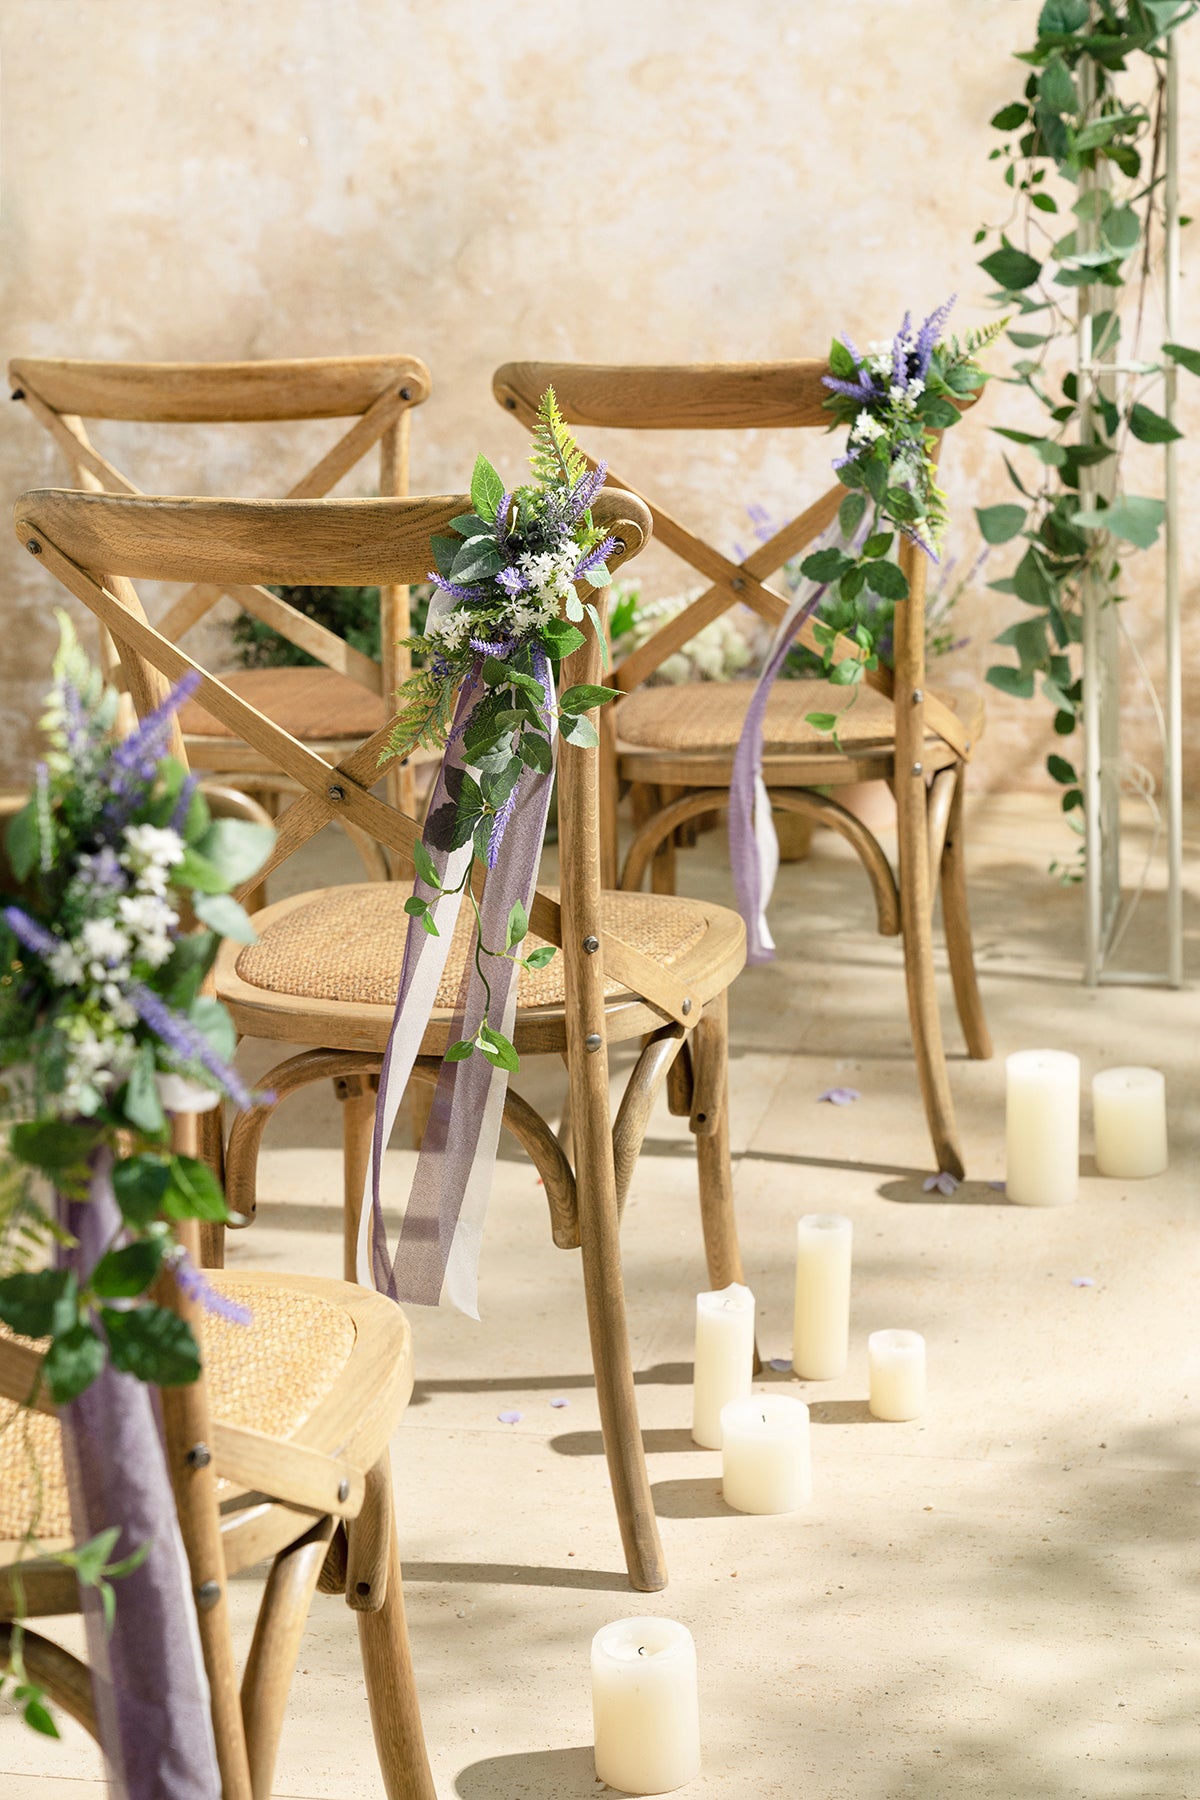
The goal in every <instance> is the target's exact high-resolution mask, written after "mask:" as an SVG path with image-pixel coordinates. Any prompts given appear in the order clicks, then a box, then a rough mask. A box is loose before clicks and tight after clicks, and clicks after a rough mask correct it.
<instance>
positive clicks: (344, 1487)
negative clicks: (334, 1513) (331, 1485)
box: [338, 1475, 350, 1505]
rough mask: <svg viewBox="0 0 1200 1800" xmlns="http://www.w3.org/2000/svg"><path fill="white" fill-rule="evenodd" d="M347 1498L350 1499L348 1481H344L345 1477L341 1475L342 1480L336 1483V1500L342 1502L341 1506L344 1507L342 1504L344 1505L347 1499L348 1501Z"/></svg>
mask: <svg viewBox="0 0 1200 1800" xmlns="http://www.w3.org/2000/svg"><path fill="white" fill-rule="evenodd" d="M349 1498H350V1483H349V1481H348V1480H347V1479H346V1477H345V1476H344V1475H343V1476H342V1479H341V1480H340V1481H339V1482H338V1499H339V1500H340V1501H341V1502H342V1503H343V1505H344V1504H345V1502H346V1501H347V1500H348V1499H349Z"/></svg>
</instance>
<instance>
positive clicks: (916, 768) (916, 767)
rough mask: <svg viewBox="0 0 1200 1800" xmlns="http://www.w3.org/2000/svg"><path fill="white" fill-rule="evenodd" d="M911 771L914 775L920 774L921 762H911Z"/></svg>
mask: <svg viewBox="0 0 1200 1800" xmlns="http://www.w3.org/2000/svg"><path fill="white" fill-rule="evenodd" d="M912 772H913V774H914V775H920V774H921V773H922V772H923V771H922V766H921V764H920V763H914V764H913V766H912Z"/></svg>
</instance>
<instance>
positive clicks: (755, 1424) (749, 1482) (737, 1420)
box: [721, 1394, 812, 1513]
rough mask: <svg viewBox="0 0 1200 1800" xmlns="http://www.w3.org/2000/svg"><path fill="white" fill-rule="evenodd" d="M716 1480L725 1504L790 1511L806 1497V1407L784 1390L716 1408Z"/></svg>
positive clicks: (741, 1508)
mask: <svg viewBox="0 0 1200 1800" xmlns="http://www.w3.org/2000/svg"><path fill="white" fill-rule="evenodd" d="M721 1480H722V1492H723V1493H724V1496H725V1504H726V1505H727V1506H732V1507H736V1509H737V1511H738V1512H744V1513H786V1512H795V1511H796V1509H797V1507H801V1506H804V1505H805V1504H806V1503H807V1502H808V1501H809V1500H811V1499H812V1454H811V1451H810V1448H809V1433H808V1408H807V1406H805V1404H804V1402H803V1400H792V1399H790V1398H789V1397H788V1396H787V1395H786V1394H752V1395H751V1396H750V1398H749V1399H748V1400H731V1401H730V1402H729V1405H728V1406H723V1407H722V1408H721Z"/></svg>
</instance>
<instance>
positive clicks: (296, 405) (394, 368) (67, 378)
mask: <svg viewBox="0 0 1200 1800" xmlns="http://www.w3.org/2000/svg"><path fill="white" fill-rule="evenodd" d="M8 377H9V381H10V382H11V383H12V387H13V390H14V394H13V397H14V399H15V398H20V397H23V396H22V390H23V389H24V388H29V389H30V390H31V391H32V392H33V393H35V394H36V395H37V396H38V398H39V399H41V400H43V401H44V402H45V403H46V405H47V406H49V407H51V408H52V409H53V410H54V411H55V412H57V413H69V414H77V415H79V416H80V417H81V418H85V419H142V420H147V421H152V422H154V423H160V424H163V423H176V424H238V423H245V422H248V421H250V420H266V419H344V418H350V417H352V416H354V415H356V414H359V413H365V412H367V411H368V410H369V408H370V407H371V406H373V405H374V403H375V402H376V401H377V400H379V399H380V398H381V397H382V396H383V395H384V394H387V393H390V392H392V391H393V390H398V389H404V388H407V389H408V393H407V394H401V396H400V397H401V398H402V399H405V400H408V401H409V402H410V403H411V404H413V405H417V404H419V403H420V402H421V401H423V400H426V399H428V397H429V392H430V388H431V385H432V383H431V379H430V374H429V370H428V369H427V368H426V367H425V364H424V363H423V362H422V361H421V359H420V357H419V356H405V355H395V356H312V357H298V358H294V359H290V360H287V361H279V362H213V363H181V362H165V363H137V362H82V361H77V360H74V359H71V358H67V357H55V358H41V357H26V356H17V357H14V358H13V359H12V361H11V362H10V363H9V365H8Z"/></svg>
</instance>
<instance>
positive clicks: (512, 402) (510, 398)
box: [504, 394, 517, 412]
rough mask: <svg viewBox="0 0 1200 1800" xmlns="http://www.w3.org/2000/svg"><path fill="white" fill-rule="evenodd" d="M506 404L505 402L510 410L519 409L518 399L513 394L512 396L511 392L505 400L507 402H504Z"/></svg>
mask: <svg viewBox="0 0 1200 1800" xmlns="http://www.w3.org/2000/svg"><path fill="white" fill-rule="evenodd" d="M504 404H505V406H507V408H508V410H509V412H516V410H517V403H516V400H515V399H514V398H513V396H512V395H511V394H509V395H508V397H507V399H506V400H505V402H504Z"/></svg>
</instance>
